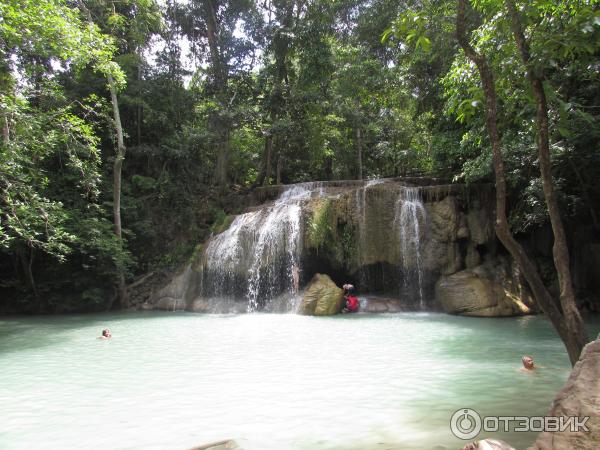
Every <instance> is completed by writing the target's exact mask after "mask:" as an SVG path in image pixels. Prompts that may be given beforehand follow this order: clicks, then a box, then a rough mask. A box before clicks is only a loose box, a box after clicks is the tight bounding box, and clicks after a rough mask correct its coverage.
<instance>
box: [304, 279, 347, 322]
mask: <svg viewBox="0 0 600 450" xmlns="http://www.w3.org/2000/svg"><path fill="white" fill-rule="evenodd" d="M343 298H344V291H343V290H342V289H340V288H339V287H337V285H336V284H335V283H334V282H333V280H332V279H331V278H329V275H323V274H320V273H317V274H315V276H314V277H313V278H312V280H311V281H310V283H309V284H308V287H307V288H306V291H305V292H304V296H303V297H302V303H301V304H300V308H299V309H298V313H299V314H304V315H307V316H331V315H334V314H337V313H339V312H340V310H341V307H342V300H343Z"/></svg>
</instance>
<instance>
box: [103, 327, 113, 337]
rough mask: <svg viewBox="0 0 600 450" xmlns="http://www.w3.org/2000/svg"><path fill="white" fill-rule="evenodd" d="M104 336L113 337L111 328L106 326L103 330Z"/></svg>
mask: <svg viewBox="0 0 600 450" xmlns="http://www.w3.org/2000/svg"><path fill="white" fill-rule="evenodd" d="M102 337H104V338H109V337H111V334H110V330H109V329H108V328H105V329H104V330H102Z"/></svg>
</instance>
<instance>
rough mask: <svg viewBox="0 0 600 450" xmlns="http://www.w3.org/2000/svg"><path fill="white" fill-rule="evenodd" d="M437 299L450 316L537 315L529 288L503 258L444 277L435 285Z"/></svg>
mask: <svg viewBox="0 0 600 450" xmlns="http://www.w3.org/2000/svg"><path fill="white" fill-rule="evenodd" d="M435 298H436V301H437V302H438V303H439V304H440V305H441V306H442V308H443V309H444V311H445V312H447V313H449V314H459V315H464V316H477V317H502V316H517V315H523V314H529V313H532V312H534V306H533V299H532V297H531V294H530V293H529V290H528V288H527V287H526V286H525V284H524V282H523V280H522V279H521V277H520V276H519V273H518V272H517V271H515V270H514V269H513V266H512V264H511V262H510V261H509V260H507V259H504V258H498V259H497V260H495V261H491V262H488V263H485V264H483V265H480V266H477V267H475V268H473V269H467V270H463V271H461V272H458V273H455V274H452V275H449V276H442V277H441V278H440V279H439V280H438V282H437V283H436V287H435Z"/></svg>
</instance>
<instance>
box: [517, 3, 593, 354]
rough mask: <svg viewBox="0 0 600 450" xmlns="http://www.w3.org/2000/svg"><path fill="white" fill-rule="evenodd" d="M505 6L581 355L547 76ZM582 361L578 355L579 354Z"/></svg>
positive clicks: (581, 329)
mask: <svg viewBox="0 0 600 450" xmlns="http://www.w3.org/2000/svg"><path fill="white" fill-rule="evenodd" d="M505 3H506V6H507V8H508V12H509V15H510V19H511V28H512V31H513V35H514V38H515V42H516V43H517V47H518V48H519V52H520V53H521V59H522V60H523V64H524V65H525V68H526V70H527V78H528V79H529V83H530V84H531V88H532V89H533V95H534V98H535V103H536V126H537V129H538V136H537V145H538V154H539V161H540V173H541V176H542V186H543V190H544V198H545V200H546V205H547V206H548V215H549V216H550V223H551V225H552V232H553V234H554V246H553V248H552V253H553V256H554V266H555V267H556V272H557V274H558V284H559V286H560V304H561V307H562V311H563V314H564V316H565V320H566V322H567V327H568V328H569V330H570V332H571V333H573V335H574V336H573V339H575V340H576V341H577V342H578V345H579V346H580V349H579V353H581V350H583V347H584V346H585V344H586V343H587V335H586V331H585V325H584V323H583V319H582V318H581V314H579V310H578V309H577V304H576V302H575V291H574V289H573V281H572V277H571V267H570V257H569V247H568V244H567V236H566V233H565V228H564V225H563V222H562V218H561V215H560V209H559V207H558V200H557V198H556V191H555V190H554V182H553V180H552V163H551V161H550V131H549V119H548V100H547V98H546V92H545V91H544V74H543V72H541V69H540V71H539V72H538V71H536V69H535V68H534V67H533V64H532V60H531V52H530V49H529V43H528V42H527V40H526V39H525V35H524V33H523V26H522V24H521V19H520V16H519V12H518V11H517V7H516V5H515V3H514V1H513V0H506V2H505ZM577 359H579V355H577Z"/></svg>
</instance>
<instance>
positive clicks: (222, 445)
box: [190, 439, 242, 450]
mask: <svg viewBox="0 0 600 450" xmlns="http://www.w3.org/2000/svg"><path fill="white" fill-rule="evenodd" d="M190 450H242V447H240V446H239V445H238V443H237V442H235V441H234V440H231V439H229V440H226V441H219V442H212V443H210V444H205V445H201V446H199V447H194V448H191V449H190Z"/></svg>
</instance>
